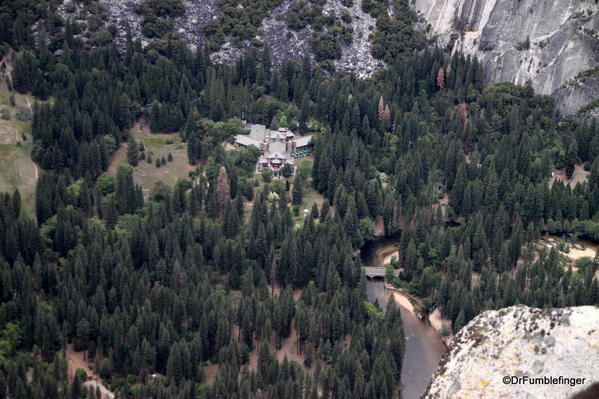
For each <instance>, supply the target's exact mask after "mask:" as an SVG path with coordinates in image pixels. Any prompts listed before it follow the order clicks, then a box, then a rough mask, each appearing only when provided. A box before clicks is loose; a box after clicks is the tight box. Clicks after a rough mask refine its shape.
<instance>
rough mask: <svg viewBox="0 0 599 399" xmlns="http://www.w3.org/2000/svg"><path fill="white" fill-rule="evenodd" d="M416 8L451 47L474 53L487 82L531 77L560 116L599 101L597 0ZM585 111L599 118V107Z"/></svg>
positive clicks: (426, 0) (421, 2)
mask: <svg viewBox="0 0 599 399" xmlns="http://www.w3.org/2000/svg"><path fill="white" fill-rule="evenodd" d="M414 7H415V8H416V9H417V10H418V11H419V12H420V13H421V15H422V16H423V17H424V18H425V19H426V20H427V21H428V23H429V24H430V25H431V28H432V29H431V31H432V32H434V33H436V34H437V35H438V36H439V41H440V42H441V43H448V42H449V41H450V40H455V47H454V48H455V49H461V50H462V51H464V52H465V53H467V54H473V55H477V56H478V57H479V59H480V60H481V61H482V63H483V65H484V69H485V75H486V76H487V79H489V80H490V81H492V82H501V81H511V82H514V83H519V84H525V83H526V82H527V81H528V80H530V81H531V82H532V86H533V88H534V89H535V92H536V93H538V94H549V95H553V96H555V97H556V103H557V105H558V107H559V108H560V110H561V111H562V112H563V113H564V114H573V113H576V112H577V111H578V110H579V109H581V108H582V107H585V106H587V105H588V104H590V103H592V102H593V101H596V100H598V99H599V68H596V67H597V66H598V65H599V6H598V5H597V2H596V1H595V0H415V2H414ZM593 68H595V69H593ZM596 105H597V106H599V104H596ZM589 108H591V107H589ZM587 111H588V113H587V114H588V115H592V116H599V109H598V108H597V107H594V110H587Z"/></svg>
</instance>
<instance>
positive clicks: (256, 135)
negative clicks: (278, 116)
mask: <svg viewBox="0 0 599 399" xmlns="http://www.w3.org/2000/svg"><path fill="white" fill-rule="evenodd" d="M235 145H236V146H237V147H248V146H250V145H251V146H254V147H257V148H258V149H259V150H260V152H261V154H262V155H261V156H260V158H259V159H258V165H257V168H256V169H257V171H258V172H260V171H262V170H264V169H266V168H268V169H270V170H271V171H272V172H273V177H274V178H279V177H281V171H282V169H283V166H284V165H285V164H289V165H290V166H291V167H292V168H293V170H295V167H294V166H295V162H294V160H295V159H298V158H302V157H306V156H309V155H310V154H312V136H296V135H295V133H293V132H292V131H291V130H289V129H287V128H279V129H278V130H269V129H267V128H266V126H264V125H251V127H250V132H249V134H238V135H237V136H235Z"/></svg>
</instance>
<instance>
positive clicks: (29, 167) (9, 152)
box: [0, 79, 38, 217]
mask: <svg viewBox="0 0 599 399" xmlns="http://www.w3.org/2000/svg"><path fill="white" fill-rule="evenodd" d="M33 101H34V100H33V98H32V97H31V96H27V95H21V94H15V106H12V105H11V103H10V92H9V91H8V89H7V87H6V83H5V81H4V79H2V83H0V112H7V113H8V115H9V118H10V119H8V120H7V119H4V118H0V192H8V193H11V194H12V193H13V192H14V190H15V189H18V190H19V192H20V193H21V199H22V201H23V209H24V210H25V212H27V214H28V215H29V216H31V217H33V216H34V215H35V186H36V184H37V178H38V167H37V166H36V165H35V163H34V162H33V161H32V160H31V147H32V137H31V121H19V120H17V117H16V114H17V110H19V109H20V111H21V112H23V111H25V112H31V104H32V103H33Z"/></svg>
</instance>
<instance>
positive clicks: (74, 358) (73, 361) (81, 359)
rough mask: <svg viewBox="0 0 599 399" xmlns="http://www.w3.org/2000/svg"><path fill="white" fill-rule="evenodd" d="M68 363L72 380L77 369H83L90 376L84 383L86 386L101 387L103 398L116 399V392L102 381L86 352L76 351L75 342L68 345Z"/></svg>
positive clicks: (70, 379)
mask: <svg viewBox="0 0 599 399" xmlns="http://www.w3.org/2000/svg"><path fill="white" fill-rule="evenodd" d="M67 364H68V378H69V381H72V380H73V377H74V376H75V373H76V372H77V370H78V369H81V370H83V371H85V374H87V377H88V378H89V380H88V381H86V382H85V384H84V385H85V386H86V387H88V388H93V389H96V388H99V389H100V393H101V395H102V397H101V399H114V397H115V395H114V393H112V392H111V391H110V390H109V389H108V388H107V387H106V386H105V385H104V384H103V383H102V380H101V379H100V377H98V376H97V375H96V374H95V373H94V372H93V370H92V369H91V363H90V362H89V361H88V360H87V359H85V356H84V352H83V351H81V352H77V351H75V349H74V348H73V344H69V345H67Z"/></svg>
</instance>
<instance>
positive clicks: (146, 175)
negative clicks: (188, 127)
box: [108, 124, 195, 197]
mask: <svg viewBox="0 0 599 399" xmlns="http://www.w3.org/2000/svg"><path fill="white" fill-rule="evenodd" d="M131 134H132V135H133V137H134V138H135V140H136V141H137V142H138V143H143V144H144V147H145V154H146V158H147V157H148V156H151V158H152V163H151V164H150V163H148V162H147V161H146V160H144V159H140V160H139V163H138V164H137V166H136V167H135V168H134V172H133V180H134V181H135V183H137V184H139V185H140V186H141V187H142V189H143V192H144V196H145V197H147V196H148V195H149V193H150V191H151V190H152V188H153V187H154V185H155V184H156V182H158V181H162V182H163V183H165V184H168V185H173V184H175V182H176V181H177V179H179V178H187V177H189V171H191V170H194V169H195V166H193V165H190V164H189V162H188V160H187V144H185V143H183V142H182V141H181V139H180V138H179V137H178V136H177V135H176V134H152V133H150V131H149V130H148V129H147V127H142V126H141V125H140V124H136V125H135V126H134V127H133V129H132V130H131ZM169 153H170V154H171V155H172V156H173V160H172V162H167V163H166V165H163V166H161V167H159V168H157V167H156V166H155V161H156V159H157V158H158V159H161V158H162V157H164V158H165V159H167V158H168V154H169ZM119 165H128V162H127V145H126V144H125V145H122V146H121V147H120V148H119V149H118V150H117V151H116V152H115V154H114V155H113V158H112V161H111V164H110V167H109V169H108V171H109V172H110V173H111V174H113V175H115V174H116V170H117V168H118V166H119Z"/></svg>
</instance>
